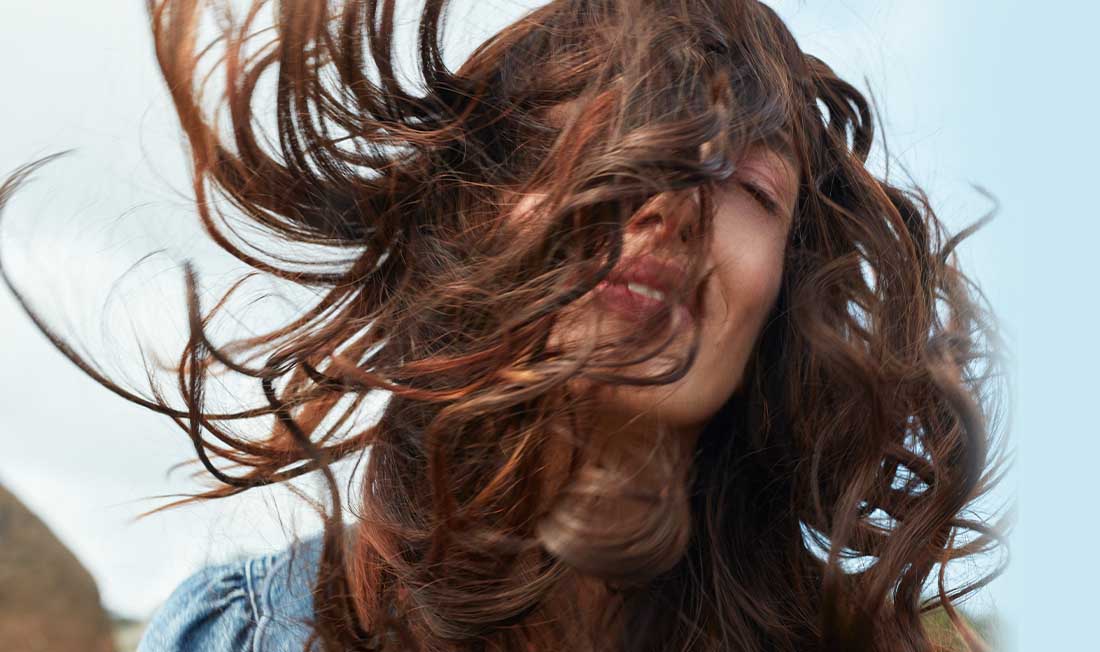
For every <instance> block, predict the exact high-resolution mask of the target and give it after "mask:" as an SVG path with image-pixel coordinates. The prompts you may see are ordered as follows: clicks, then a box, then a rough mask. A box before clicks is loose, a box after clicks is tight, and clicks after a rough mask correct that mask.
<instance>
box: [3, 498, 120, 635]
mask: <svg viewBox="0 0 1100 652" xmlns="http://www.w3.org/2000/svg"><path fill="white" fill-rule="evenodd" d="M0 650H3V651H4V652H114V644H113V642H112V637H111V624H110V619H109V618H108V616H107V613H106V612H105V611H104V610H103V607H102V606H101V604H100V601H99V590H98V589H97V588H96V585H95V580H93V579H92V576H91V575H90V574H89V573H88V571H87V570H85V568H84V566H82V565H81V564H80V562H79V561H78V560H77V558H76V557H74V556H73V554H72V553H71V552H69V549H68V548H66V547H65V546H64V545H63V544H62V543H61V542H60V541H58V539H57V537H55V536H54V534H53V533H52V532H50V529H49V528H48V527H46V524H45V523H43V522H42V521H41V520H39V518H38V517H37V516H35V515H34V514H33V513H32V512H31V511H30V510H29V509H27V507H26V506H25V505H23V503H21V502H20V501H19V499H18V498H16V497H15V496H14V495H12V493H11V492H9V491H8V490H7V489H5V488H4V487H3V486H2V485H0Z"/></svg>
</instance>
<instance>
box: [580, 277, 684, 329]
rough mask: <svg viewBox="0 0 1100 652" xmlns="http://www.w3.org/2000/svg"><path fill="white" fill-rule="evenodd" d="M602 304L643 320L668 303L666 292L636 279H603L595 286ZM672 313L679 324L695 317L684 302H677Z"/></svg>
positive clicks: (625, 315)
mask: <svg viewBox="0 0 1100 652" xmlns="http://www.w3.org/2000/svg"><path fill="white" fill-rule="evenodd" d="M595 291H596V296H597V298H598V300H599V302H600V304H601V305H603V306H604V307H606V308H608V309H610V310H612V311H614V312H616V313H618V314H620V315H622V316H624V317H627V318H629V319H634V320H637V321H643V320H645V319H648V318H649V317H651V316H652V315H653V314H654V313H656V312H657V311H659V310H661V308H662V307H663V306H664V305H665V304H666V300H665V293H664V292H662V291H661V290H658V289H657V288H654V287H650V286H648V285H645V284H644V283H639V282H636V281H629V282H611V281H606V280H605V281H602V282H600V284H599V285H597V286H596V288H595ZM672 315H673V316H674V317H675V319H676V323H677V324H687V323H689V322H691V321H692V320H693V319H694V316H693V315H692V314H691V310H689V309H688V307H687V306H686V305H684V304H682V303H680V304H676V306H675V307H674V308H673V311H672Z"/></svg>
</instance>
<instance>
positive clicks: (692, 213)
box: [627, 188, 699, 245]
mask: <svg viewBox="0 0 1100 652" xmlns="http://www.w3.org/2000/svg"><path fill="white" fill-rule="evenodd" d="M698 223H699V190H698V189H697V188H691V189H687V190H678V191H670V192H663V193H660V194H657V195H654V196H653V197H651V198H650V199H649V201H647V202H646V203H645V204H643V205H642V207H641V208H640V209H638V212H636V213H635V214H634V215H633V217H632V218H631V220H630V222H629V224H628V228H627V230H628V231H633V232H637V233H638V235H640V236H643V237H646V238H652V239H654V240H655V241H656V243H668V244H672V245H682V244H684V243H686V242H688V241H689V240H690V238H691V237H692V236H693V235H694V232H695V230H696V228H697V225H698Z"/></svg>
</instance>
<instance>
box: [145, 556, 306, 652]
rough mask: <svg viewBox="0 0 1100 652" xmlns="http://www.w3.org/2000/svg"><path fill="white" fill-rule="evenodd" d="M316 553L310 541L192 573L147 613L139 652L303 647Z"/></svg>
mask: <svg viewBox="0 0 1100 652" xmlns="http://www.w3.org/2000/svg"><path fill="white" fill-rule="evenodd" d="M320 551H321V541H320V538H313V539H309V540H306V541H303V542H301V543H299V544H297V545H295V546H292V547H291V548H288V549H287V550H284V551H282V552H280V553H278V554H274V555H266V556H262V557H254V558H251V559H245V560H242V561H237V562H233V563H229V564H224V565H221V566H211V567H209V568H205V569H203V570H201V571H199V572H198V573H196V574H194V575H192V576H191V577H190V578H188V579H187V580H185V581H184V582H183V584H181V585H180V586H179V588H177V589H176V590H175V591H174V592H173V593H172V595H171V596H170V597H169V598H168V600H167V602H165V603H164V604H163V605H162V606H161V607H160V609H158V610H157V612H156V613H155V614H154V615H153V618H152V620H151V621H150V622H149V625H148V627H147V628H146V630H145V634H144V635H143V636H142V638H141V643H139V644H138V652H303V650H304V646H305V642H306V639H307V638H308V637H309V634H310V631H311V630H310V628H309V625H308V622H309V619H310V618H311V617H312V614H313V599H312V596H311V591H312V589H313V580H314V578H315V577H316V573H317V564H318V560H319V557H320ZM292 552H293V555H292V554H291V553H292ZM314 649H320V647H319V646H316V647H315V648H314Z"/></svg>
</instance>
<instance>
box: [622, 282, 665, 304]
mask: <svg viewBox="0 0 1100 652" xmlns="http://www.w3.org/2000/svg"><path fill="white" fill-rule="evenodd" d="M626 289H628V290H630V291H631V292H637V293H638V294H640V295H642V296H646V297H649V298H651V299H657V300H658V301H664V298H665V293H664V292H661V291H660V290H657V289H655V288H651V287H649V286H648V285H642V284H641V283H627V284H626Z"/></svg>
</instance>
